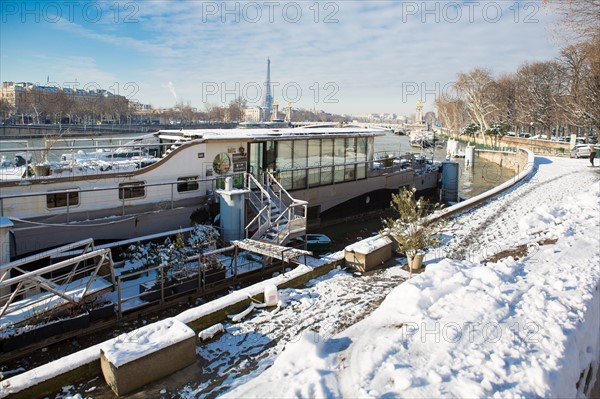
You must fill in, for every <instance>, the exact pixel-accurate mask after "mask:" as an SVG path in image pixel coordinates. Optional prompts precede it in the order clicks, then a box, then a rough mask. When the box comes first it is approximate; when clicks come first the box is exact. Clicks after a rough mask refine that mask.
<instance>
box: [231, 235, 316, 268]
mask: <svg viewBox="0 0 600 399" xmlns="http://www.w3.org/2000/svg"><path fill="white" fill-rule="evenodd" d="M232 244H233V245H234V246H236V247H237V248H239V249H241V250H245V251H249V252H253V253H255V254H258V255H263V256H268V257H270V258H273V259H277V260H281V261H284V262H289V261H291V260H294V259H297V258H299V257H301V256H306V255H308V256H312V252H310V251H305V250H302V249H297V248H290V247H283V246H281V245H277V244H272V243H268V242H262V241H256V240H252V239H250V238H246V239H244V240H241V241H234V242H233V243H232Z"/></svg>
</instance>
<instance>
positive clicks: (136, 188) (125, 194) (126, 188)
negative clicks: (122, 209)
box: [119, 181, 146, 199]
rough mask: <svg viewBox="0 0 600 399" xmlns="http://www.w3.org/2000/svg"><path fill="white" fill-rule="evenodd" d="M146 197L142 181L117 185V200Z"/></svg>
mask: <svg viewBox="0 0 600 399" xmlns="http://www.w3.org/2000/svg"><path fill="white" fill-rule="evenodd" d="M145 195H146V187H144V182H143V181H136V182H131V183H121V184H119V199H128V198H139V197H143V196H145Z"/></svg>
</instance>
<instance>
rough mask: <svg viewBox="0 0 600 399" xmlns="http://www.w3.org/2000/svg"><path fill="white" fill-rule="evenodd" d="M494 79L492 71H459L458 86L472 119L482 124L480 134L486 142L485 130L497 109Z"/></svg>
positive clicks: (478, 69)
mask: <svg viewBox="0 0 600 399" xmlns="http://www.w3.org/2000/svg"><path fill="white" fill-rule="evenodd" d="M493 85H494V79H493V78H492V74H491V72H490V71H488V70H485V69H481V68H474V69H473V70H471V71H470V72H468V73H459V74H458V79H457V81H456V88H457V89H458V92H459V93H460V95H461V96H462V97H463V99H464V101H465V105H466V107H467V110H468V112H469V116H470V117H471V119H472V120H473V121H474V122H476V123H477V124H478V125H479V126H480V135H481V138H482V139H483V142H484V143H485V142H486V140H485V132H486V131H487V130H488V129H489V127H490V125H489V119H490V118H491V117H492V116H493V114H494V112H496V111H497V107H496V104H495V102H494V97H495V94H494V92H493V91H492V89H493Z"/></svg>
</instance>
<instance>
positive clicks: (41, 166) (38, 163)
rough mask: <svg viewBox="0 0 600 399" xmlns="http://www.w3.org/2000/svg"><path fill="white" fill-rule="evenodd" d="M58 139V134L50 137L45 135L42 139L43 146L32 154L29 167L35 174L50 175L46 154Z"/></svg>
mask: <svg viewBox="0 0 600 399" xmlns="http://www.w3.org/2000/svg"><path fill="white" fill-rule="evenodd" d="M59 140H60V136H56V137H51V136H46V137H45V140H44V148H43V149H42V150H40V151H39V152H35V153H34V154H33V157H32V158H33V159H32V163H31V169H32V170H33V173H34V174H35V175H36V176H49V175H50V167H51V164H50V161H48V154H49V153H50V150H52V147H54V145H55V144H56V143H57V142H58V141H59Z"/></svg>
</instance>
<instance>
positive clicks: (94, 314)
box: [88, 302, 115, 322]
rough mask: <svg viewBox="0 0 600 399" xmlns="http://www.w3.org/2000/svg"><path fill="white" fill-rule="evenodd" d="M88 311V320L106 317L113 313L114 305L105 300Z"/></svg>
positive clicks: (92, 320)
mask: <svg viewBox="0 0 600 399" xmlns="http://www.w3.org/2000/svg"><path fill="white" fill-rule="evenodd" d="M88 313H89V314H90V322H94V321H97V320H102V319H108V318H110V317H113V316H114V315H115V305H114V304H113V303H112V302H106V303H104V304H101V305H100V306H98V307H96V308H93V309H90V310H88Z"/></svg>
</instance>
